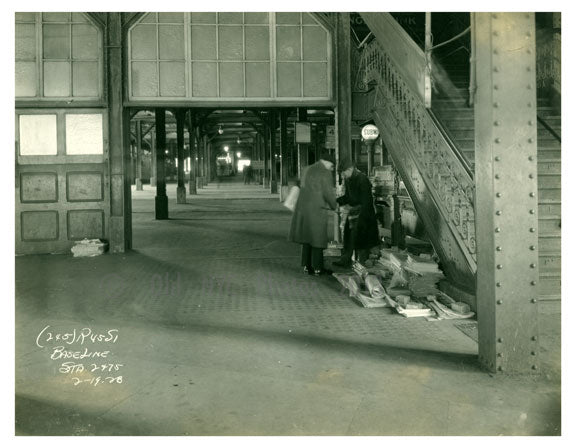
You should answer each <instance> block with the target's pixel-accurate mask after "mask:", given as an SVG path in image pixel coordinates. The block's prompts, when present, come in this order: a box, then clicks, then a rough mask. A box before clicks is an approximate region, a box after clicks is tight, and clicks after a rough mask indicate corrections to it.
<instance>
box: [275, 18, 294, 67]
mask: <svg viewBox="0 0 576 448" xmlns="http://www.w3.org/2000/svg"><path fill="white" fill-rule="evenodd" d="M276 52H277V58H278V60H279V61H298V60H300V27H298V26H279V27H276Z"/></svg>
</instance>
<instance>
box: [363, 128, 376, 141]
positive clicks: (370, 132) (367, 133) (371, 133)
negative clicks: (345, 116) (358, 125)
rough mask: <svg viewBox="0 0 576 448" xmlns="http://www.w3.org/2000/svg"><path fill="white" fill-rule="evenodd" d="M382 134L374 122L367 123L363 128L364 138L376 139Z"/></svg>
mask: <svg viewBox="0 0 576 448" xmlns="http://www.w3.org/2000/svg"><path fill="white" fill-rule="evenodd" d="M379 135H380V131H378V128H377V127H376V126H374V125H373V124H367V125H366V126H364V127H363V128H362V138H363V139H364V140H376V139H377V138H378V136H379Z"/></svg>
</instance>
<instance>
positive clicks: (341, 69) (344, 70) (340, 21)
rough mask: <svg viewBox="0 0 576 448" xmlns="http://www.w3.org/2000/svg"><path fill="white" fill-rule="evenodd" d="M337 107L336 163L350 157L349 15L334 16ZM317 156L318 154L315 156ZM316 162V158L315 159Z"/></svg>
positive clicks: (350, 81)
mask: <svg viewBox="0 0 576 448" xmlns="http://www.w3.org/2000/svg"><path fill="white" fill-rule="evenodd" d="M336 16H337V18H336V44H337V47H336V51H337V54H336V56H337V63H336V67H337V81H338V106H337V107H336V109H335V110H334V115H335V121H336V152H335V155H336V161H337V162H338V161H339V160H340V159H344V158H348V159H350V158H351V155H352V148H351V143H352V76H351V73H350V72H351V70H350V13H349V12H340V13H337V14H336ZM317 155H318V154H317ZM316 160H318V158H316Z"/></svg>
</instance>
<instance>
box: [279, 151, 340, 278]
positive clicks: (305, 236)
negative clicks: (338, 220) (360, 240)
mask: <svg viewBox="0 0 576 448" xmlns="http://www.w3.org/2000/svg"><path fill="white" fill-rule="evenodd" d="M334 165H335V160H334V156H332V155H331V154H323V155H322V156H320V159H319V160H318V162H316V163H314V164H312V165H310V166H307V167H306V168H305V169H304V170H303V172H302V178H301V179H300V196H299V197H298V202H297V203H296V208H295V209H294V214H293V215H292V223H291V225H290V234H289V236H288V239H289V240H290V241H292V242H294V243H299V244H301V245H302V266H303V267H304V271H305V272H307V273H308V274H314V275H321V274H326V273H329V271H327V270H325V269H324V249H325V248H326V247H327V246H328V213H329V210H335V209H336V207H337V204H336V194H335V191H334V175H333V174H332V170H333V169H334Z"/></svg>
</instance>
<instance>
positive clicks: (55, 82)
mask: <svg viewBox="0 0 576 448" xmlns="http://www.w3.org/2000/svg"><path fill="white" fill-rule="evenodd" d="M44 96H55V97H56V96H70V63H69V62H44Z"/></svg>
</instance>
